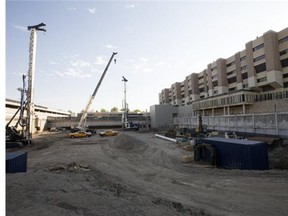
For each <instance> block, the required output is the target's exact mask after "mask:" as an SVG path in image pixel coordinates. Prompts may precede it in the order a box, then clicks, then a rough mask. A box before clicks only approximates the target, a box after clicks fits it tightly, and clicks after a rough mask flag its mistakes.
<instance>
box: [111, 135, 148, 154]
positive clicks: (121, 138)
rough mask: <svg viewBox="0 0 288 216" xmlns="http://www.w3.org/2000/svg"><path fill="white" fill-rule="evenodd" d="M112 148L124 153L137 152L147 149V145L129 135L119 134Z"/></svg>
mask: <svg viewBox="0 0 288 216" xmlns="http://www.w3.org/2000/svg"><path fill="white" fill-rule="evenodd" d="M111 147H112V148H116V149H120V150H124V151H132V150H133V151H137V150H143V149H145V148H146V145H145V143H143V142H141V141H140V140H137V139H135V138H134V137H132V136H129V135H127V134H119V135H118V136H117V137H115V139H114V141H113V143H112V144H111Z"/></svg>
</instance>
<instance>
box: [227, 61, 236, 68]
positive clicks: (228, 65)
mask: <svg viewBox="0 0 288 216" xmlns="http://www.w3.org/2000/svg"><path fill="white" fill-rule="evenodd" d="M234 64H235V61H234V62H231V63H229V64H227V65H226V67H230V66H231V65H234Z"/></svg>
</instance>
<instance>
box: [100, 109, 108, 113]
mask: <svg viewBox="0 0 288 216" xmlns="http://www.w3.org/2000/svg"><path fill="white" fill-rule="evenodd" d="M100 112H101V113H104V112H108V111H107V110H106V109H104V108H102V109H101V111H100Z"/></svg>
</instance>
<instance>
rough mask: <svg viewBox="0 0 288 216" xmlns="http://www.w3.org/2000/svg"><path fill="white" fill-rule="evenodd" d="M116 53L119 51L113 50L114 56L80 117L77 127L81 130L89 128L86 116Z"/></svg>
mask: <svg viewBox="0 0 288 216" xmlns="http://www.w3.org/2000/svg"><path fill="white" fill-rule="evenodd" d="M115 55H117V52H113V53H112V56H111V58H110V60H109V62H108V64H107V66H106V68H105V70H104V72H103V74H102V76H101V78H100V80H99V82H98V84H97V86H96V88H95V90H94V92H93V94H92V95H91V97H90V98H89V101H88V104H87V105H86V107H85V109H84V111H83V113H82V116H81V118H80V121H79V123H78V125H77V129H80V130H86V129H87V128H86V125H85V120H86V118H87V114H88V110H89V109H90V107H91V104H92V103H93V101H94V98H95V95H96V93H97V91H98V89H99V87H100V85H101V83H102V81H103V79H104V77H105V75H106V72H107V70H108V68H109V66H110V64H111V61H112V60H113V58H114V56H115ZM114 62H115V63H116V61H115V60H114Z"/></svg>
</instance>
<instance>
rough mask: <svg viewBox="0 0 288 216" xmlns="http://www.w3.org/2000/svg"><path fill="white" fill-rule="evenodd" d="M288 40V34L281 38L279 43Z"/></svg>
mask: <svg viewBox="0 0 288 216" xmlns="http://www.w3.org/2000/svg"><path fill="white" fill-rule="evenodd" d="M286 41H288V36H286V37H284V38H282V39H280V40H279V44H281V43H284V42H286Z"/></svg>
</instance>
